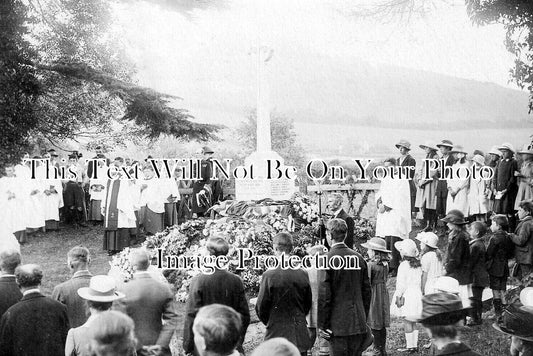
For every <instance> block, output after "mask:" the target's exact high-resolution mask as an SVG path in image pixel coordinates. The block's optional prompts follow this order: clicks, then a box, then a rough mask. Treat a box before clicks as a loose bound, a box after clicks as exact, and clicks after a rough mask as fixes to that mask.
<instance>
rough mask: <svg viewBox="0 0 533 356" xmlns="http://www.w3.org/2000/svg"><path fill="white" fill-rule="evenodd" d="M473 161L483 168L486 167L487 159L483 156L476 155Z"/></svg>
mask: <svg viewBox="0 0 533 356" xmlns="http://www.w3.org/2000/svg"><path fill="white" fill-rule="evenodd" d="M472 161H474V162H476V163H479V164H481V165H482V166H483V165H485V157H483V156H482V155H475V156H474V157H472Z"/></svg>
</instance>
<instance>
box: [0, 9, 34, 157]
mask: <svg viewBox="0 0 533 356" xmlns="http://www.w3.org/2000/svg"><path fill="white" fill-rule="evenodd" d="M27 22H28V18H27V16H26V12H25V7H24V5H23V4H22V2H21V1H19V0H6V1H2V2H1V3H0V127H1V130H2V136H1V138H0V167H2V166H4V165H5V164H7V163H15V162H18V161H19V158H20V157H21V156H22V155H23V152H24V151H25V150H27V149H28V147H29V146H30V142H29V137H28V132H29V131H30V130H31V129H32V128H33V127H34V126H35V125H36V123H37V116H36V114H35V111H36V100H37V98H38V96H39V95H40V94H41V86H40V84H39V81H38V79H37V77H36V74H35V70H34V68H32V67H31V66H29V65H27V64H26V63H28V62H29V61H31V60H32V59H33V58H34V57H35V55H36V54H35V52H34V51H33V49H32V47H31V45H30V43H29V42H28V41H27V40H26V36H27V33H28V29H27V26H26V25H27Z"/></svg>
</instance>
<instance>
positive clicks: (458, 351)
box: [435, 342, 481, 356]
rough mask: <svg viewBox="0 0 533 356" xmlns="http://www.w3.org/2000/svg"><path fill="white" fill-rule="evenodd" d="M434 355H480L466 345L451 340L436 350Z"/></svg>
mask: <svg viewBox="0 0 533 356" xmlns="http://www.w3.org/2000/svg"><path fill="white" fill-rule="evenodd" d="M435 355H453V356H481V355H480V354H478V353H477V352H475V351H472V349H470V347H468V346H466V345H465V344H463V343H462V342H458V343H455V342H452V343H449V344H448V345H446V346H444V347H443V348H442V349H441V350H437V351H436V353H435Z"/></svg>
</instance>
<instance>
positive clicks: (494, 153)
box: [489, 146, 502, 157]
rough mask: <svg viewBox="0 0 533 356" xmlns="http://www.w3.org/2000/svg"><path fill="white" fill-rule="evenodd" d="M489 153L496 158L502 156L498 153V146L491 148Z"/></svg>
mask: <svg viewBox="0 0 533 356" xmlns="http://www.w3.org/2000/svg"><path fill="white" fill-rule="evenodd" d="M489 153H490V154H491V155H496V156H498V157H501V156H502V153H501V152H500V150H499V149H498V146H492V147H491V149H490V151H489Z"/></svg>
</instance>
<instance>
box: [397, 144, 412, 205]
mask: <svg viewBox="0 0 533 356" xmlns="http://www.w3.org/2000/svg"><path fill="white" fill-rule="evenodd" d="M400 158H401V157H400ZM400 158H398V159H396V164H398V165H399V166H401V167H413V168H412V169H411V170H410V171H409V191H410V193H411V197H412V198H411V200H412V199H414V197H415V196H416V185H415V181H414V180H413V178H414V177H415V168H416V160H415V159H414V158H413V156H411V155H409V154H408V155H407V156H405V159H404V160H403V162H402V163H401V164H400Z"/></svg>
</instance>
